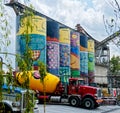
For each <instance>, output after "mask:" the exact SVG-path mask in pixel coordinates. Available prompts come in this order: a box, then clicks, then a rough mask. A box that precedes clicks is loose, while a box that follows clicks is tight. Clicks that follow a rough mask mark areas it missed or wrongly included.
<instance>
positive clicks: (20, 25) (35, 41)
mask: <svg viewBox="0 0 120 113" xmlns="http://www.w3.org/2000/svg"><path fill="white" fill-rule="evenodd" d="M28 19H29V20H30V21H31V23H32V30H31V27H30V26H29V27H28V26H27V21H28ZM27 27H28V28H27ZM26 31H27V32H26ZM26 34H28V35H27V36H28V37H30V42H29V47H30V49H31V50H32V54H33V56H32V59H33V67H34V66H38V61H41V62H43V63H44V64H46V19H45V18H43V17H40V16H37V15H35V16H32V17H30V16H29V17H23V16H20V15H19V16H17V37H16V53H18V54H20V55H23V54H24V53H25V50H26V41H27V36H26Z"/></svg>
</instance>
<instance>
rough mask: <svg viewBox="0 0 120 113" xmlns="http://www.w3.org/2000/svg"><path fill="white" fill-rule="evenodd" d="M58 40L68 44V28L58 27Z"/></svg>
mask: <svg viewBox="0 0 120 113" xmlns="http://www.w3.org/2000/svg"><path fill="white" fill-rule="evenodd" d="M59 34H60V38H59V42H60V43H63V44H70V29H68V28H60V33H59Z"/></svg>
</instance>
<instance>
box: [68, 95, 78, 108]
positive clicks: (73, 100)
mask: <svg viewBox="0 0 120 113" xmlns="http://www.w3.org/2000/svg"><path fill="white" fill-rule="evenodd" d="M69 103H70V105H71V106H75V107H77V106H79V105H80V100H79V99H78V98H77V97H70V99H69Z"/></svg>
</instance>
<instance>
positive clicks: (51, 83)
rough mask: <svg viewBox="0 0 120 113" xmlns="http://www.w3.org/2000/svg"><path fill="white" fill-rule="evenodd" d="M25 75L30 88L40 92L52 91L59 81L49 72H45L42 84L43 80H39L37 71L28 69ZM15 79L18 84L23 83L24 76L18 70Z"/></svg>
mask: <svg viewBox="0 0 120 113" xmlns="http://www.w3.org/2000/svg"><path fill="white" fill-rule="evenodd" d="M27 75H28V78H29V82H30V84H29V87H30V89H32V90H38V91H40V92H46V93H53V92H54V91H55V89H56V87H57V85H58V83H59V82H60V79H59V77H57V76H55V75H52V74H50V73H47V75H46V76H45V78H44V85H43V82H42V81H41V80H40V74H39V72H38V71H28V73H27ZM16 79H17V80H18V82H19V83H20V84H23V83H24V82H25V79H26V78H25V77H24V76H23V72H19V73H17V74H16Z"/></svg>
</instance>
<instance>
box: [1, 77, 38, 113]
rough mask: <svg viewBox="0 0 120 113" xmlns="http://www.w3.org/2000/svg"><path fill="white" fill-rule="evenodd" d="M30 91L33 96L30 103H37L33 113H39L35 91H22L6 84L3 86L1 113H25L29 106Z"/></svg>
mask: <svg viewBox="0 0 120 113" xmlns="http://www.w3.org/2000/svg"><path fill="white" fill-rule="evenodd" d="M4 79H5V77H4ZM5 81H6V80H5ZM28 91H29V93H30V96H31V98H30V101H31V102H32V103H33V102H35V103H34V105H35V106H34V107H33V112H34V113H39V109H38V106H37V101H35V100H34V99H35V98H34V95H35V94H34V91H32V90H26V89H21V88H20V87H13V86H7V84H6V83H4V84H3V86H2V101H1V102H0V113H13V112H17V113H24V112H25V110H26V105H27V104H26V100H27V95H26V94H27V93H28Z"/></svg>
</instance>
